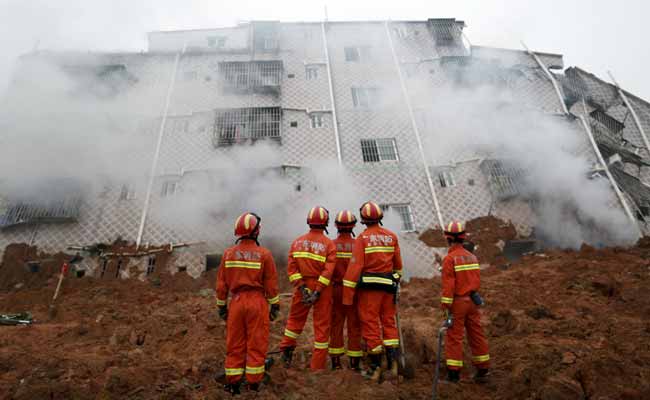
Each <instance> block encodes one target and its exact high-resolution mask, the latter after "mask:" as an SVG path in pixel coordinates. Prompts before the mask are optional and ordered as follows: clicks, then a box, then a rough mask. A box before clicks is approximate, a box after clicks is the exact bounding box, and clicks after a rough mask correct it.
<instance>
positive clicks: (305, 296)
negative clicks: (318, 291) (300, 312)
mask: <svg viewBox="0 0 650 400" xmlns="http://www.w3.org/2000/svg"><path fill="white" fill-rule="evenodd" d="M300 293H301V294H302V302H303V303H305V304H311V303H310V302H309V299H310V298H311V293H312V292H311V289H310V288H308V287H307V286H305V285H302V286H300Z"/></svg>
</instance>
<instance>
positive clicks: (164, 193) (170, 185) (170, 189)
mask: <svg viewBox="0 0 650 400" xmlns="http://www.w3.org/2000/svg"><path fill="white" fill-rule="evenodd" d="M177 190H178V182H177V181H166V182H163V185H162V190H161V191H160V196H161V197H169V196H173V195H174V194H176V191H177Z"/></svg>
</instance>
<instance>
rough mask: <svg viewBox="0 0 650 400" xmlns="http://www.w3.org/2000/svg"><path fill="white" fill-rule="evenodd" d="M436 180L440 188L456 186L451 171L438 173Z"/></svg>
mask: <svg viewBox="0 0 650 400" xmlns="http://www.w3.org/2000/svg"><path fill="white" fill-rule="evenodd" d="M438 180H439V181H440V187H453V186H456V181H455V180H454V174H453V172H452V171H442V172H440V173H438Z"/></svg>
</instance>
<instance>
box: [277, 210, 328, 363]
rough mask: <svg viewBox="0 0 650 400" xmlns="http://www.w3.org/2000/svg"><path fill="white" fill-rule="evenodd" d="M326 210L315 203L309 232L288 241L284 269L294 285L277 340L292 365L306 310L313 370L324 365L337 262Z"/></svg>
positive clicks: (283, 357) (308, 220)
mask: <svg viewBox="0 0 650 400" xmlns="http://www.w3.org/2000/svg"><path fill="white" fill-rule="evenodd" d="M328 224H329V212H328V211H327V210H326V209H325V208H323V207H314V208H312V209H311V210H309V214H308V215H307V225H309V228H310V230H309V233H307V234H305V235H302V236H300V237H299V238H297V239H296V240H294V242H293V243H292V244H291V248H290V249H289V262H288V264H287V273H288V275H289V282H291V283H292V284H293V286H294V288H295V289H294V293H293V299H292V301H291V310H290V311H289V318H288V319H287V325H286V327H285V330H284V337H283V338H282V341H281V342H280V350H282V360H283V361H284V363H285V366H286V367H287V368H288V367H290V366H291V359H292V358H293V351H294V349H295V347H296V340H297V339H298V336H300V334H301V333H302V329H303V327H304V326H305V322H306V321H307V316H308V315H309V310H310V309H312V307H313V309H314V313H313V315H312V319H313V323H314V351H313V353H312V358H311V369H312V370H313V371H317V370H322V369H325V365H326V363H327V349H328V347H329V336H330V320H331V316H332V286H331V285H330V282H331V280H332V274H333V273H334V265H335V263H336V246H335V245H334V243H333V242H332V241H331V240H330V239H329V238H328V237H327V236H325V232H327V225H328Z"/></svg>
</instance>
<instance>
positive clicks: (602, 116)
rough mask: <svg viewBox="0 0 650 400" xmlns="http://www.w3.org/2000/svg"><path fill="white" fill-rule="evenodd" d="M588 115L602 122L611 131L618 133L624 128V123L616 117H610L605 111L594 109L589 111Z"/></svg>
mask: <svg viewBox="0 0 650 400" xmlns="http://www.w3.org/2000/svg"><path fill="white" fill-rule="evenodd" d="M589 115H590V116H591V117H592V118H593V119H595V120H596V121H598V122H600V123H601V124H603V125H604V126H605V127H607V129H608V130H609V131H610V132H611V133H615V134H616V133H619V132H620V131H622V130H623V129H625V124H623V123H622V122H620V121H619V120H617V119H616V118H614V117H612V116H611V115H609V114H607V113H606V112H605V111H603V110H600V109H596V110H594V111H592V112H591V113H589Z"/></svg>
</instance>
